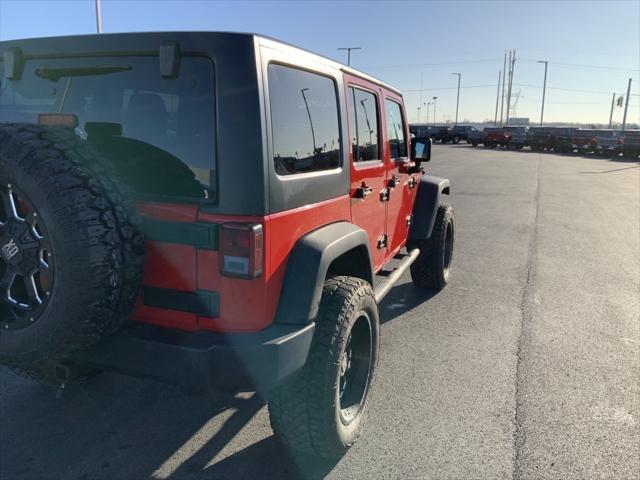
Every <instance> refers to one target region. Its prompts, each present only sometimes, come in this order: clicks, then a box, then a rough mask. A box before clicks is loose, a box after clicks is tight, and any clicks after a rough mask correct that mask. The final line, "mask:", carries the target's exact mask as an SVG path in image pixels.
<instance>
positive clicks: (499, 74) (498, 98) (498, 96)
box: [493, 70, 502, 127]
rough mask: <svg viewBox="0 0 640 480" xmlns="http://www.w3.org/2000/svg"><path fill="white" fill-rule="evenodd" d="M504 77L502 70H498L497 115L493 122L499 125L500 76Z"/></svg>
mask: <svg viewBox="0 0 640 480" xmlns="http://www.w3.org/2000/svg"><path fill="white" fill-rule="evenodd" d="M501 77H502V70H498V93H496V116H495V118H494V119H493V124H494V125H495V126H496V127H497V126H498V105H499V104H500V78H501Z"/></svg>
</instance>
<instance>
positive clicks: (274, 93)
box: [268, 64, 340, 175]
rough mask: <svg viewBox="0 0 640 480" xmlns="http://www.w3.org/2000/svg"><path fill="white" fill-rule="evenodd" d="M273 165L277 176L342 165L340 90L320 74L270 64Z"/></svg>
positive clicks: (329, 168) (332, 81)
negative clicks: (338, 93) (338, 92)
mask: <svg viewBox="0 0 640 480" xmlns="http://www.w3.org/2000/svg"><path fill="white" fill-rule="evenodd" d="M268 80H269V103H270V106H271V129H272V145H273V162H274V166H275V170H276V173H277V174H278V175H293V174H299V173H309V172H317V171H321V170H332V169H335V168H338V167H339V166H340V122H339V110H338V96H337V88H336V84H335V82H334V80H333V79H331V78H329V77H325V76H323V75H320V74H316V73H311V72H307V71H304V70H299V69H296V68H291V67H286V66H283V65H278V64H270V65H269V67H268Z"/></svg>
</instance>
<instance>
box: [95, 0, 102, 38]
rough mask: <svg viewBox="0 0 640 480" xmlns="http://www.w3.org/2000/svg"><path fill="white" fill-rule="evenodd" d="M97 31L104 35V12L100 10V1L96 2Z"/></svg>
mask: <svg viewBox="0 0 640 480" xmlns="http://www.w3.org/2000/svg"><path fill="white" fill-rule="evenodd" d="M96 30H97V32H98V33H102V11H101V8H100V0H96Z"/></svg>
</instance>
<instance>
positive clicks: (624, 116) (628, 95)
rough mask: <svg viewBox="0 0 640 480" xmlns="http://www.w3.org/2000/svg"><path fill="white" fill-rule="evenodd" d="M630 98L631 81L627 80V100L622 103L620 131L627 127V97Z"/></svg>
mask: <svg viewBox="0 0 640 480" xmlns="http://www.w3.org/2000/svg"><path fill="white" fill-rule="evenodd" d="M630 96H631V79H629V85H627V100H626V101H625V102H624V115H623V117H622V131H623V132H624V129H625V128H626V126H627V111H628V110H629V97H630Z"/></svg>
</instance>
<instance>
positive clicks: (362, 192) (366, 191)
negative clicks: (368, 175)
mask: <svg viewBox="0 0 640 480" xmlns="http://www.w3.org/2000/svg"><path fill="white" fill-rule="evenodd" d="M372 193H373V188H371V187H367V186H366V185H362V186H361V187H360V188H357V189H356V197H357V198H365V197H367V196H368V195H371V194H372Z"/></svg>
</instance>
